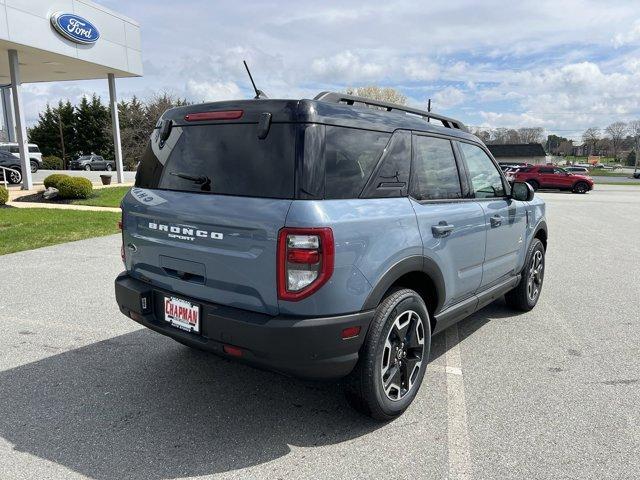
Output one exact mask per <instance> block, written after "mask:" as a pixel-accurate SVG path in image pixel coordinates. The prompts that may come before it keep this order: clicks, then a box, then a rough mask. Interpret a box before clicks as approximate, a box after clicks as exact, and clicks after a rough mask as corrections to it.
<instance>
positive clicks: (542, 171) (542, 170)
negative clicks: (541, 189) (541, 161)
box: [538, 168, 553, 173]
mask: <svg viewBox="0 0 640 480" xmlns="http://www.w3.org/2000/svg"><path fill="white" fill-rule="evenodd" d="M538 173H553V168H539V169H538Z"/></svg>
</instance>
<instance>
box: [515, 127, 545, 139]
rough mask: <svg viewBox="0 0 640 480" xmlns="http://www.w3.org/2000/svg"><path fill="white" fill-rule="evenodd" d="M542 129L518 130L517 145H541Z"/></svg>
mask: <svg viewBox="0 0 640 480" xmlns="http://www.w3.org/2000/svg"><path fill="white" fill-rule="evenodd" d="M543 134H544V129H543V128H542V127H533V128H531V127H525V128H519V129H518V143H541V142H542V136H543Z"/></svg>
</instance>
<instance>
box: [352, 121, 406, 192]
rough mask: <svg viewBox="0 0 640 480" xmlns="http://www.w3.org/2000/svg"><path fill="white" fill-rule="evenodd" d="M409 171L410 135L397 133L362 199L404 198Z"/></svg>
mask: <svg viewBox="0 0 640 480" xmlns="http://www.w3.org/2000/svg"><path fill="white" fill-rule="evenodd" d="M410 171H411V133H410V132H407V131H397V132H395V133H394V134H393V136H392V137H391V141H390V142H389V145H387V148H385V149H384V153H383V154H382V158H381V159H380V166H379V168H378V169H377V171H375V172H374V174H373V175H372V177H371V180H370V181H369V183H368V184H367V187H366V188H365V190H364V192H363V194H362V197H364V198H389V197H404V196H406V195H407V190H408V186H409V173H410Z"/></svg>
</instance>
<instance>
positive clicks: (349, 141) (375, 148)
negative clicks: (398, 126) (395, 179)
mask: <svg viewBox="0 0 640 480" xmlns="http://www.w3.org/2000/svg"><path fill="white" fill-rule="evenodd" d="M390 137H391V134H389V133H385V132H375V131H370V130H359V129H356V128H346V127H334V126H327V127H326V132H325V189H324V192H325V198H327V199H332V198H358V197H359V196H360V192H362V190H363V188H364V186H365V184H366V183H367V180H369V177H370V176H371V172H372V171H373V169H374V167H375V166H376V165H377V163H378V160H379V159H380V156H381V155H382V152H383V151H384V148H385V146H386V145H387V142H388V141H389V138H390Z"/></svg>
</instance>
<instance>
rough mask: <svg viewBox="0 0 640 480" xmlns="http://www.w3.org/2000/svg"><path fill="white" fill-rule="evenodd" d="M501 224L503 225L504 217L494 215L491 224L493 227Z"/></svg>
mask: <svg viewBox="0 0 640 480" xmlns="http://www.w3.org/2000/svg"><path fill="white" fill-rule="evenodd" d="M500 225H502V217H501V216H500V215H494V216H493V217H491V226H492V227H494V228H495V227H499V226H500Z"/></svg>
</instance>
